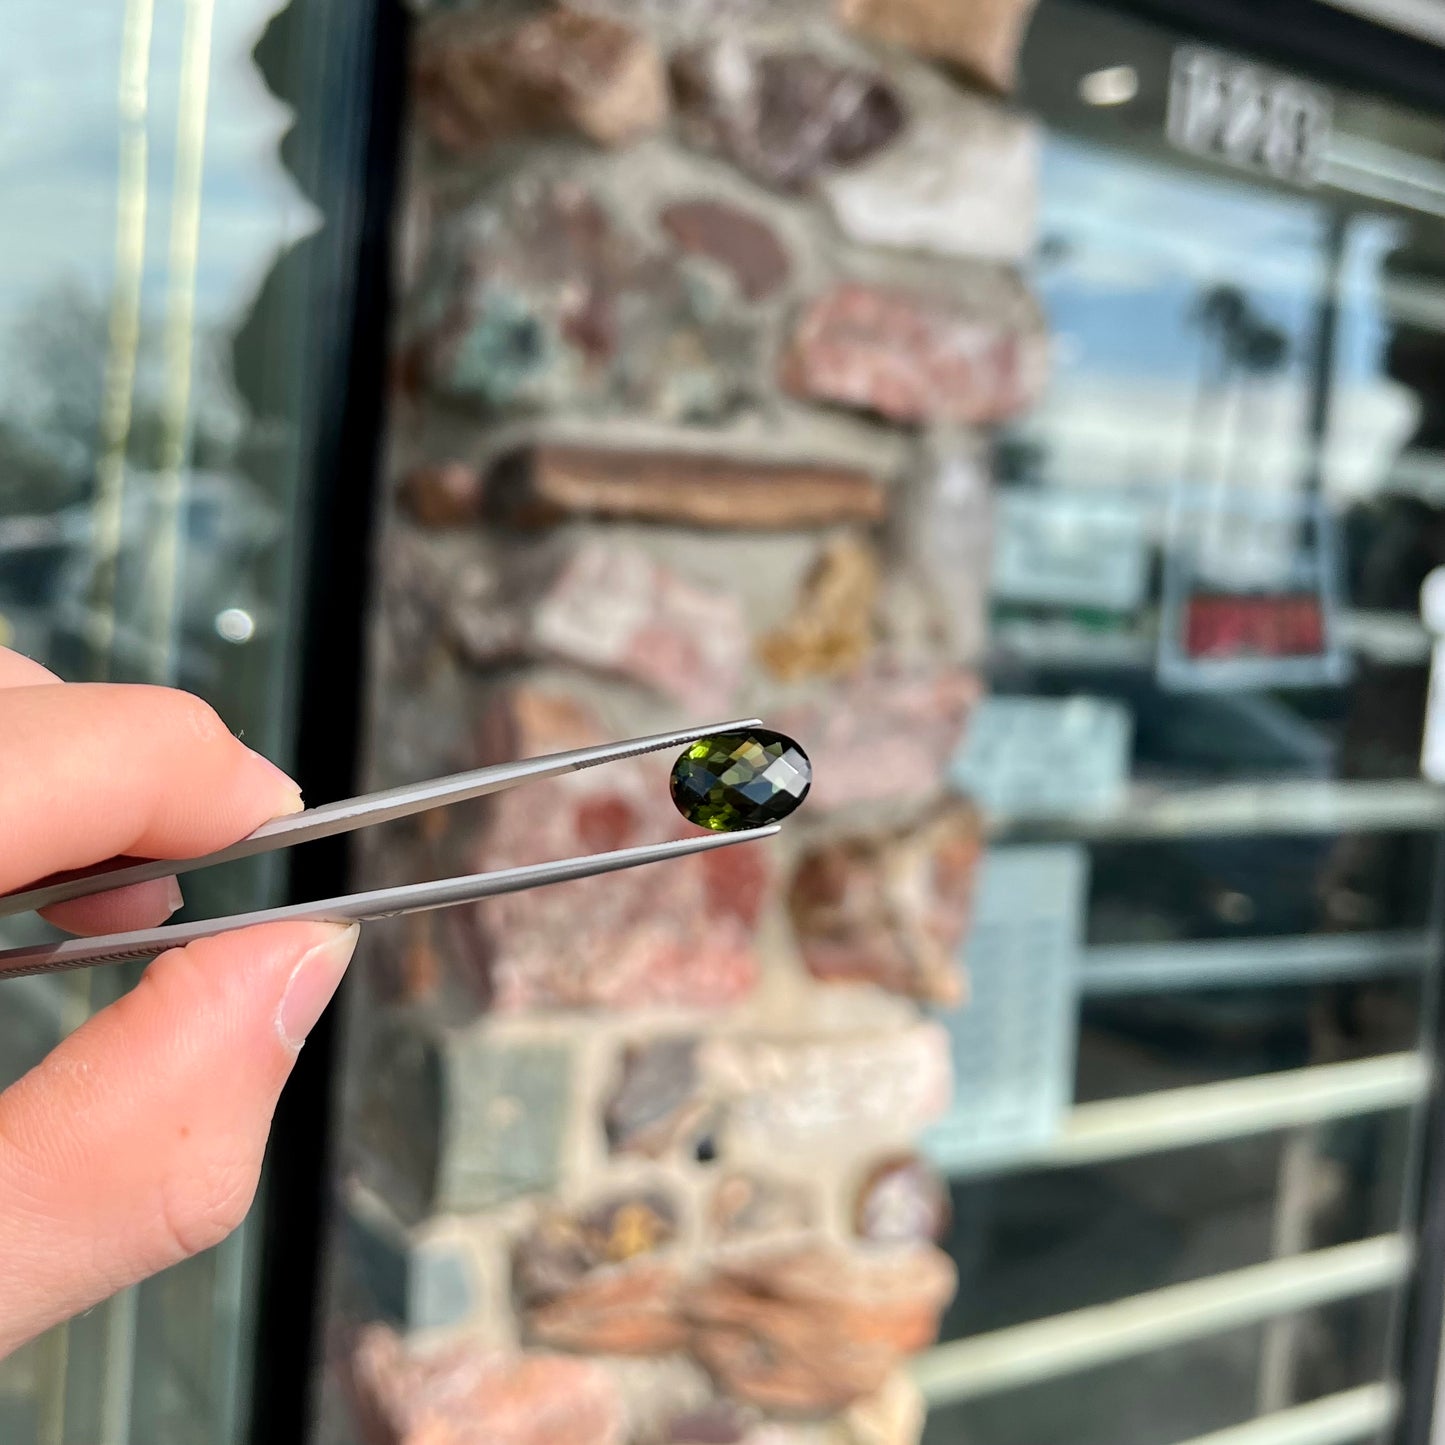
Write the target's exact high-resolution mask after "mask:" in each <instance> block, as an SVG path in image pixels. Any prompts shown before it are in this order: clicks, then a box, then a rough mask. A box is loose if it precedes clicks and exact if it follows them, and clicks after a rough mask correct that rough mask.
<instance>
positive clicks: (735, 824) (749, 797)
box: [672, 728, 813, 833]
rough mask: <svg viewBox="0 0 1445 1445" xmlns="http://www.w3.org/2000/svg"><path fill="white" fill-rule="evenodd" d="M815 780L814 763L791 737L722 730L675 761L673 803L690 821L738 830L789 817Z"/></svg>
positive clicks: (721, 829) (718, 829) (715, 828)
mask: <svg viewBox="0 0 1445 1445" xmlns="http://www.w3.org/2000/svg"><path fill="white" fill-rule="evenodd" d="M812 781H813V765H812V764H811V763H810V762H809V761H808V755H807V753H805V752H804V751H803V750H802V748H800V747H799V746H798V745H797V743H795V742H794V741H793V740H792V738H788V737H784V736H783V735H782V733H774V732H767V731H765V730H764V729H762V728H756V729H754V730H753V731H751V732H746V733H719V734H718V735H717V736H716V737H711V738H702V739H700V740H699V741H698V742H695V743H693V744H692V746H691V747H689V748H688V749H687V751H686V752H684V753H683V755H682V756H681V757H680V758H679V759H678V760H677V762H676V763H674V764H673V768H672V801H673V802H674V803H676V804H677V811H678V812H679V813H681V814H682V816H683V817H684V818H686V819H687V820H688V822H690V823H700V824H701V825H702V826H703V827H704V828H711V829H712V830H713V831H714V832H715V833H735V832H738V831H739V830H740V829H743V828H763V827H766V826H767V824H769V823H776V822H777V821H778V820H779V819H780V818H786V817H787V816H788V814H789V813H791V812H792V811H793V809H794V808H796V807H797V806H798V804H799V803H801V802H802V801H803V799H804V798H806V797H807V796H808V787H809V785H810V784H811V783H812Z"/></svg>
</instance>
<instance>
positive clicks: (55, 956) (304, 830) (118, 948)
mask: <svg viewBox="0 0 1445 1445" xmlns="http://www.w3.org/2000/svg"><path fill="white" fill-rule="evenodd" d="M759 726H761V722H760V720H759V719H758V718H744V719H742V720H741V721H738V722H727V723H712V724H710V725H709V726H707V727H696V728H688V729H686V730H685V731H683V732H673V733H656V734H654V735H653V736H651V737H645V738H632V739H630V740H629V741H627V742H620V743H607V744H603V745H602V746H599V747H592V748H577V749H574V750H573V751H571V752H565V753H551V754H548V755H546V756H544V757H539V758H524V759H522V760H521V761H520V762H515V763H502V764H500V765H499V766H497V767H490V768H477V769H474V770H473V771H471V772H467V773H455V774H453V775H452V776H450V777H446V778H433V779H431V780H430V781H428V782H424V783H412V784H408V785H406V786H404V787H400V788H389V789H387V790H386V791H384V792H380V793H368V794H366V795H365V796H364V797H360V798H344V799H342V800H341V801H340V802H336V803H323V804H322V805H321V806H320V807H316V808H307V809H306V810H305V811H304V812H301V813H291V814H288V815H286V816H285V817H281V818H273V819H272V820H271V821H270V822H269V823H263V824H262V825H261V826H260V827H259V828H257V829H256V831H255V832H254V833H251V834H249V835H248V836H247V837H245V838H242V839H241V841H240V842H239V843H233V844H231V846H230V847H229V848H221V849H218V850H217V851H216V852H214V853H206V854H204V855H202V856H201V857H199V858H158V859H136V858H113V859H111V860H110V861H109V862H106V863H101V864H98V865H96V866H95V867H93V868H84V869H79V870H77V871H75V872H70V873H57V874H53V875H52V876H51V877H49V878H45V879H42V880H41V881H40V882H39V883H36V884H33V885H32V886H30V887H28V888H24V889H17V890H16V891H14V892H11V893H4V894H0V917H8V916H10V915H13V914H17V913H25V912H28V911H29V910H31V909H35V908H46V907H48V906H49V905H50V904H52V903H62V902H64V901H65V900H66V899H70V898H83V897H86V896H88V895H90V894H93V893H104V892H108V891H109V890H110V889H112V888H124V887H126V886H127V885H128V884H132V883H144V882H147V881H149V880H151V879H155V878H167V877H170V876H172V875H174V874H177V873H189V872H191V871H192V870H193V869H196V868H209V867H211V866H212V865H214V864H217V863H231V862H234V861H236V860H237V859H239V858H253V857H255V856H256V855H257V854H259V853H269V852H271V851H272V850H274V849H277V848H290V847H293V846H295V845H296V844H298V843H309V842H311V841H313V840H314V839H317V838H331V837H334V836H335V835H336V834H338V833H350V832H353V831H354V830H356V829H358V828H370V827H373V826H374V825H376V824H378V823H388V822H391V821H392V820H393V819H395V818H406V817H410V816H411V815H413V814H415V813H424V812H428V811H429V810H430V809H432V808H439V807H444V806H445V805H446V804H448V803H459V802H462V801H463V800H464V799H467V798H480V797H484V796H485V795H486V794H488V793H500V792H502V791H504V790H505V789H507V788H515V787H517V786H519V785H520V784H522V783H530V782H534V781H536V780H537V779H540V778H553V777H557V776H558V775H559V774H562V773H571V772H576V771H578V770H579V769H582V768H591V767H596V766H597V765H598V764H599V763H610V762H615V761H618V760H620V759H622V758H633V757H639V756H641V755H642V754H643V753H654V752H661V751H662V750H663V749H665V748H680V747H684V746H686V745H687V744H688V743H693V742H697V741H698V739H699V738H705V737H710V736H713V735H715V734H718V733H735V732H743V731H746V730H747V729H749V728H754V727H759ZM777 831H778V825H777V824H773V825H771V826H769V827H763V828H753V829H749V830H747V831H743V832H736V833H709V834H704V835H701V836H699V837H696V838H680V839H675V840H673V841H671V842H666V843H649V844H645V845H643V846H641V847H637V848H620V849H618V850H617V851H616V852H613V853H593V854H589V855H588V856H586V857H582V858H564V859H561V860H559V861H557V862H551V863H533V864H529V865H528V866H526V867H523V868H505V869H502V870H501V871H499V872H496V873H472V874H469V875H467V876H466V877H462V878H443V879H439V880H438V881H436V882H433V883H407V884H403V885H401V886H400V887H397V888H378V889H375V890H373V891H372V892H369V893H348V894H345V895H344V896H342V897H340V898H323V899H321V900H320V901H318V902H315V903H292V904H288V905H287V906H285V907H282V908H263V909H260V910H259V911H257V912H254V913H237V914H233V915H231V916H230V917H227V918H208V919H202V920H200V921H198V922H195V923H175V924H167V925H164V926H163V927H160V928H142V929H138V930H137V931H135V932H133V933H111V934H105V935H103V936H100V937H96V938H74V939H65V940H62V941H59V942H55V943H43V944H39V945H36V946H34V947H29V948H9V949H4V950H0V978H9V977H17V976H19V975H22V974H34V973H52V972H55V971H57V970H60V969H69V968H87V967H89V966H90V965H92V964H99V963H123V962H125V961H127V960H131V959H141V958H152V957H154V956H155V955H156V954H158V953H163V952H164V951H165V950H166V949H168V948H176V947H179V946H180V945H182V944H186V943H194V942H195V941H196V940H197V939H200V938H211V937H214V936H215V935H216V934H218V933H229V932H230V931H231V930H232V929H236V928H248V927H250V926H251V925H252V924H257V923H279V922H283V921H288V922H323V923H346V922H355V921H358V920H366V919H372V918H392V917H395V916H396V915H397V914H400V913H420V912H423V911H425V910H427V909H430V908H448V907H451V906H452V905H453V904H457V903H471V902H473V901H474V900H476V899H478V898H493V897H495V896H496V895H497V894H499V893H520V892H522V891H523V890H524V889H527V888H541V887H544V886H545V885H547V884H549V883H566V882H570V881H571V880H572V879H575V878H591V877H593V876H594V875H595V874H599V873H613V872H616V871H617V870H618V869H620V868H636V867H637V866H638V865H639V864H642V863H661V862H664V861H665V860H667V859H669V858H682V857H685V856H686V855H688V854H689V853H702V852H705V851H707V850H708V849H711V848H726V847H728V846H729V845H730V844H733V843H745V842H750V841H752V840H754V839H758V838H769V837H771V836H772V835H773V834H775V833H776V832H777Z"/></svg>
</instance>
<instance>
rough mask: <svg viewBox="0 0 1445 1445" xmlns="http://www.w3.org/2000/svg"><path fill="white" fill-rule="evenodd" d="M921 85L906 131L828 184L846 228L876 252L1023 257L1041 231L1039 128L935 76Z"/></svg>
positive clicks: (912, 96)
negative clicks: (881, 248)
mask: <svg viewBox="0 0 1445 1445" xmlns="http://www.w3.org/2000/svg"><path fill="white" fill-rule="evenodd" d="M916 84H917V88H916V90H910V91H909V94H908V104H909V125H908V128H907V130H906V131H905V132H904V133H903V135H901V136H900V137H899V138H898V139H897V140H896V141H895V142H894V143H893V144H892V145H891V146H889V147H888V148H887V149H886V150H884V151H882V152H881V153H880V154H878V155H876V156H873V157H871V158H870V159H868V160H865V161H864V162H862V163H861V164H860V165H857V166H853V167H850V168H848V169H846V170H839V171H835V172H833V173H831V174H829V175H828V176H826V177H824V178H823V180H822V181H821V182H820V188H821V190H822V193H823V195H824V196H825V197H826V199H827V201H828V204H829V205H830V206H831V207H832V210H833V215H834V216H835V218H836V219H837V222H838V225H839V226H840V228H841V229H842V230H843V231H844V233H845V234H846V235H848V236H850V237H851V238H852V239H853V240H855V241H860V242H862V243H863V244H864V245H869V246H891V247H896V248H900V249H903V250H910V251H931V252H934V253H936V254H938V255H943V256H976V257H980V258H983V259H985V260H993V261H1022V260H1024V259H1025V258H1026V257H1027V256H1028V255H1029V254H1030V253H1031V252H1032V250H1033V248H1034V244H1035V240H1036V232H1037V226H1038V189H1039V137H1038V127H1037V126H1036V125H1035V124H1034V123H1033V121H1031V120H1029V119H1027V118H1025V117H1024V116H1022V115H1019V114H1017V113H1015V112H1013V111H1009V110H1007V109H1005V108H1004V107H1003V106H1001V105H996V104H993V103H991V102H989V101H986V100H982V99H979V98H977V97H975V96H970V95H967V94H965V93H964V92H962V91H960V90H958V89H957V88H955V87H950V86H948V85H947V84H945V83H944V82H943V81H942V80H940V79H938V78H936V77H933V76H929V77H927V79H925V80H920V81H918V82H917V83H916Z"/></svg>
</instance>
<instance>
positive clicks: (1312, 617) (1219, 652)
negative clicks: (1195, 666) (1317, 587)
mask: <svg viewBox="0 0 1445 1445" xmlns="http://www.w3.org/2000/svg"><path fill="white" fill-rule="evenodd" d="M1184 650H1185V653H1186V655H1187V656H1189V657H1215V658H1229V657H1310V656H1316V655H1318V654H1319V653H1322V652H1324V650H1325V620H1324V611H1323V609H1322V608H1321V606H1320V599H1319V597H1318V596H1317V595H1316V594H1315V593H1312V592H1309V593H1303V594H1299V595H1296V596H1280V595H1278V594H1276V595H1274V596H1270V597H1241V596H1238V595H1237V594H1235V595H1230V594H1225V595H1222V596H1221V595H1211V594H1209V593H1196V594H1195V595H1194V596H1193V597H1191V598H1189V600H1188V602H1187V603H1186V605H1185V614H1184Z"/></svg>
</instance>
